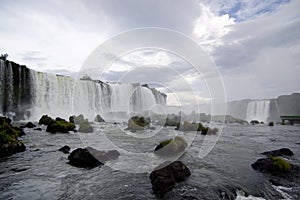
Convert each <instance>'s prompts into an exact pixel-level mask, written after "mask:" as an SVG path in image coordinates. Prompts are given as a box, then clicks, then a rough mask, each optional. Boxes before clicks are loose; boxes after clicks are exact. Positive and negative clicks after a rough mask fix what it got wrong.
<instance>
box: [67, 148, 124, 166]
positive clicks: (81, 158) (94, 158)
mask: <svg viewBox="0 0 300 200" xmlns="http://www.w3.org/2000/svg"><path fill="white" fill-rule="evenodd" d="M119 155H120V153H119V152H118V151H116V150H111V151H108V152H104V151H98V150H96V149H94V148H91V147H87V148H85V149H82V148H78V149H75V150H74V151H72V153H71V154H70V155H69V157H68V159H69V164H70V165H73V166H75V167H81V168H87V169H91V168H95V167H98V166H100V165H103V164H104V163H105V162H106V161H108V160H115V159H117V158H118V157H119Z"/></svg>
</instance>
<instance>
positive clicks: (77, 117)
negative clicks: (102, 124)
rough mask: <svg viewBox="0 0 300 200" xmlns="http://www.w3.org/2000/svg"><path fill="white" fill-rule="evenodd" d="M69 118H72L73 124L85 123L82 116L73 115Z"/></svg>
mask: <svg viewBox="0 0 300 200" xmlns="http://www.w3.org/2000/svg"><path fill="white" fill-rule="evenodd" d="M71 117H73V121H74V123H75V124H81V123H82V122H84V121H85V120H84V116H83V114H80V115H78V116H75V115H73V116H71Z"/></svg>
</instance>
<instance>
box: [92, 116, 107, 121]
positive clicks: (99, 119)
mask: <svg viewBox="0 0 300 200" xmlns="http://www.w3.org/2000/svg"><path fill="white" fill-rule="evenodd" d="M94 121H95V122H105V120H104V119H103V118H102V117H101V116H100V115H96V117H95V120H94Z"/></svg>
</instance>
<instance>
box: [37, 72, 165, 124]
mask: <svg viewBox="0 0 300 200" xmlns="http://www.w3.org/2000/svg"><path fill="white" fill-rule="evenodd" d="M31 77H32V82H33V83H32V85H33V86H34V95H33V97H34V98H33V107H32V111H31V112H32V115H33V117H35V118H36V119H37V118H39V117H40V116H41V114H43V113H44V114H49V115H50V116H53V117H54V116H60V117H64V118H66V117H68V116H70V114H75V115H78V114H83V115H84V116H85V117H87V118H89V119H91V120H93V119H94V117H95V116H96V115H97V114H100V115H102V116H103V117H104V118H105V117H106V116H107V117H108V113H119V114H120V113H123V114H124V113H125V115H127V116H129V115H130V113H132V112H134V113H144V112H146V111H147V110H150V109H151V107H152V106H153V105H156V104H162V105H165V100H164V101H162V100H161V98H159V99H156V96H157V95H155V94H154V93H153V92H152V91H151V90H150V89H149V88H146V87H142V86H141V85H140V84H131V83H107V84H106V83H102V82H96V81H88V80H75V79H73V78H70V77H64V76H57V75H53V74H47V73H40V72H36V71H33V70H32V71H31ZM161 96H163V95H161ZM116 115H117V114H116ZM116 117H118V116H116Z"/></svg>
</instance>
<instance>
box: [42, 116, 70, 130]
mask: <svg viewBox="0 0 300 200" xmlns="http://www.w3.org/2000/svg"><path fill="white" fill-rule="evenodd" d="M74 129H75V124H73V123H70V122H67V121H66V120H64V119H61V118H56V120H52V122H51V123H50V124H49V125H48V126H47V129H46V131H47V132H50V133H56V132H62V133H67V132H69V131H74Z"/></svg>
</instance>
